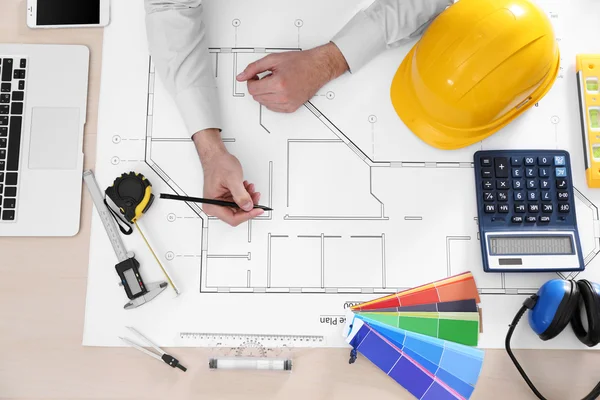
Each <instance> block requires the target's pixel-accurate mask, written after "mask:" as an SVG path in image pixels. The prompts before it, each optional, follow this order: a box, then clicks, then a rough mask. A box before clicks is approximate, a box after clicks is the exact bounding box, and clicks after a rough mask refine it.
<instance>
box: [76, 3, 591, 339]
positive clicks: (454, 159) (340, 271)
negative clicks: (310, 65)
mask: <svg viewBox="0 0 600 400" xmlns="http://www.w3.org/2000/svg"><path fill="white" fill-rule="evenodd" d="M266 3H268V4H265V1H264V0H263V2H261V3H260V7H262V8H263V9H265V10H267V9H268V10H270V11H269V12H264V13H256V12H254V10H255V9H256V8H257V7H259V4H258V2H257V1H245V2H241V1H238V0H219V1H216V0H212V1H210V0H209V1H206V2H205V3H204V4H205V5H204V7H205V15H206V18H208V19H207V20H210V21H211V22H214V23H211V24H207V27H208V37H209V44H210V49H209V55H210V57H211V60H212V62H213V66H214V72H215V79H216V81H217V85H218V88H219V98H218V101H219V103H220V106H221V109H222V110H223V114H224V122H223V124H224V126H223V130H222V137H223V141H224V143H225V145H226V147H227V148H228V150H229V151H230V152H231V153H232V154H234V155H235V156H236V157H238V158H239V160H240V162H241V164H242V166H243V168H244V174H245V179H248V180H249V181H251V182H253V183H254V184H255V185H256V187H257V189H258V190H259V191H260V192H261V193H262V197H261V204H264V205H266V206H269V207H272V208H273V211H271V212H267V213H265V214H263V215H262V216H260V217H259V218H256V219H255V220H252V221H250V222H248V223H246V224H243V225H241V226H239V227H236V228H232V227H230V226H228V225H226V224H225V223H223V222H221V221H220V220H218V219H215V218H213V217H210V216H208V215H206V214H205V213H204V212H203V211H202V207H200V205H198V204H192V203H183V202H174V201H168V200H162V199H161V200H157V201H155V203H154V204H153V206H152V208H151V209H150V210H149V212H148V213H147V215H145V216H144V217H143V219H142V220H141V222H140V223H141V224H142V225H144V226H143V228H144V231H145V232H148V236H149V239H150V241H151V242H152V245H153V246H154V248H155V250H156V253H157V254H158V256H159V258H161V260H162V261H163V262H164V264H165V265H166V266H167V267H168V268H169V269H170V271H171V273H172V275H173V276H174V280H175V281H176V282H177V283H178V286H179V287H180V290H181V291H182V295H180V296H179V297H176V298H170V297H168V296H169V294H166V295H161V296H164V297H165V299H164V300H163V299H161V300H159V299H158V298H157V299H156V301H155V304H152V305H151V306H149V307H147V308H146V309H140V310H136V311H135V312H133V313H131V312H130V313H128V312H124V311H119V312H116V311H112V310H113V309H114V308H117V307H119V306H118V303H119V302H120V301H121V300H122V299H121V297H122V293H121V292H120V290H121V289H119V288H118V287H116V284H115V283H114V282H115V274H114V271H113V270H112V268H113V267H112V265H114V261H113V260H112V259H111V257H110V256H111V252H110V251H109V250H110V247H109V246H110V244H109V243H108V242H107V241H106V238H104V237H103V234H104V233H103V231H102V227H101V225H100V224H99V223H98V221H97V220H94V221H93V228H92V242H91V255H90V269H89V278H88V282H89V283H88V294H87V296H88V303H87V306H86V328H85V334H84V343H86V344H90V345H118V344H119V343H118V340H116V339H115V338H116V337H117V336H118V335H117V334H116V332H118V331H119V329H121V327H122V326H125V325H126V324H130V323H131V319H133V320H134V322H136V323H137V324H138V325H139V327H140V329H142V330H143V331H144V332H149V334H152V337H153V338H155V339H156V340H157V341H158V343H159V344H160V345H164V346H168V345H185V344H182V343H181V342H179V341H178V340H177V334H176V332H179V331H183V332H194V331H196V332H197V331H201V332H210V331H212V332H246V333H272V334H276V333H279V334H306V335H322V336H323V337H325V338H326V340H325V341H324V343H326V344H325V345H327V346H342V345H344V344H343V339H341V336H340V335H339V332H340V331H339V329H340V327H339V326H338V324H335V323H333V322H332V321H339V319H340V318H342V316H343V315H344V308H346V307H347V306H348V305H349V304H353V303H355V302H359V301H365V300H370V299H372V298H374V297H377V296H380V295H383V294H387V293H393V292H396V291H399V290H402V289H405V288H410V287H414V286H418V285H421V284H423V283H427V282H430V281H434V280H437V279H441V278H444V277H447V276H451V275H455V274H459V273H461V272H464V271H472V272H473V274H474V276H475V278H476V281H477V285H478V288H479V289H480V292H481V298H482V309H483V319H484V323H483V326H484V328H485V330H484V333H483V334H482V340H481V346H483V347H500V346H502V343H503V334H504V333H505V328H506V324H508V322H510V321H508V320H509V319H510V318H512V315H513V314H514V311H515V310H516V309H518V306H519V305H520V303H521V302H522V301H523V298H524V296H525V295H527V294H531V293H535V292H536V291H537V289H538V288H539V287H540V285H541V284H543V283H544V282H546V281H547V280H548V279H552V278H554V277H564V278H574V277H576V276H580V277H587V278H589V279H594V278H595V277H596V279H597V280H600V272H599V268H600V265H599V264H598V263H600V261H599V259H600V258H598V257H596V256H597V254H598V253H599V252H600V217H599V213H598V205H600V195H597V194H596V193H595V192H593V191H590V190H589V189H588V188H587V185H586V183H585V178H584V174H583V161H582V157H581V154H580V153H581V134H580V132H579V130H578V129H579V127H578V120H577V116H576V114H575V115H574V114H573V112H574V110H575V109H573V107H572V104H576V101H577V100H576V93H574V92H573V91H571V89H572V88H573V87H574V74H570V72H572V71H567V70H566V69H562V70H561V72H560V74H559V77H558V79H557V80H556V83H555V84H554V86H553V88H552V90H551V91H550V92H549V93H548V94H547V95H546V96H545V97H544V98H543V99H542V100H541V101H540V102H539V103H538V104H536V105H535V106H534V107H532V108H531V109H530V110H529V111H527V113H525V114H524V115H523V116H522V117H520V118H518V119H517V120H516V121H514V122H513V123H511V125H510V126H508V127H506V128H505V129H503V130H502V131H500V132H498V133H497V134H494V135H492V136H491V137H489V138H488V139H486V140H484V141H482V142H480V143H477V144H474V145H472V146H469V147H467V148H464V149H460V150H455V151H442V150H437V149H434V148H432V147H429V146H428V145H426V144H425V143H424V142H422V141H421V140H420V139H418V138H417V137H416V136H415V135H414V134H413V133H412V132H410V131H409V130H408V129H407V128H406V127H405V126H404V125H403V124H402V122H401V121H400V119H399V118H398V116H397V114H396V113H395V111H394V109H393V107H392V105H391V102H390V101H389V90H390V89H389V88H390V83H391V79H392V77H393V75H394V73H395V71H396V69H397V68H398V65H399V64H400V62H401V60H402V59H403V57H404V54H406V52H407V51H408V50H409V49H410V47H411V46H412V43H410V44H407V45H405V46H402V47H400V48H397V49H393V50H390V51H388V52H385V53H384V54H382V55H381V56H379V57H377V58H376V59H374V60H373V61H372V62H371V63H369V64H368V65H367V66H366V67H365V68H364V69H362V70H360V71H358V72H357V73H354V74H345V75H343V76H342V77H340V78H339V79H337V80H335V81H333V82H331V83H329V84H328V85H326V86H325V87H323V88H322V89H321V90H320V91H319V92H318V93H317V94H316V95H315V96H314V97H313V98H312V99H310V100H309V101H308V102H307V103H306V104H305V105H304V106H303V107H301V108H300V109H299V110H298V111H296V112H295V113H292V114H279V113H274V112H271V111H269V110H267V109H266V108H264V107H262V106H260V105H259V104H258V103H256V102H255V101H254V100H253V99H252V96H249V95H248V93H247V88H246V84H244V83H239V82H237V81H236V79H235V77H236V75H237V74H238V73H239V72H241V71H242V70H243V69H244V68H245V67H246V66H247V65H248V64H249V63H251V62H253V61H255V60H258V59H260V58H262V57H264V56H266V55H268V54H271V53H277V52H286V51H300V50H302V49H307V48H311V47H314V46H316V45H319V44H322V43H324V42H326V41H327V40H329V39H330V38H331V37H332V36H333V35H334V34H335V33H336V32H337V31H338V30H339V29H340V28H341V27H342V26H343V25H344V24H345V22H346V21H347V20H348V19H349V18H350V17H351V16H352V15H353V14H354V12H356V10H358V9H360V7H362V6H364V4H363V3H362V2H360V1H358V0H356V1H352V2H348V1H345V0H332V1H329V2H326V4H321V3H320V2H317V0H308V1H303V2H290V3H289V4H288V3H287V2H286V4H285V5H282V4H280V3H279V2H277V1H275V0H268V1H266ZM349 3H352V4H351V5H349ZM538 3H539V4H540V6H541V7H542V8H544V9H545V10H546V11H547V12H548V15H549V17H550V19H551V21H552V22H553V24H554V26H555V31H556V36H557V40H558V41H559V43H561V46H562V47H561V56H562V60H563V62H564V64H565V67H564V68H567V66H568V65H569V63H568V62H566V61H564V60H570V59H571V58H573V57H572V51H571V50H570V47H569V45H568V37H565V36H563V33H564V32H567V30H566V29H565V28H564V27H563V24H564V21H563V19H564V17H563V13H562V10H561V8H560V7H561V6H560V3H559V2H556V1H553V0H539V1H538ZM339 10H344V12H342V13H340V12H339ZM114 14H115V18H114V20H113V22H112V23H111V26H110V27H109V28H108V29H107V30H106V33H105V49H104V65H103V74H105V75H107V76H110V77H112V79H111V82H112V83H111V84H110V85H109V84H106V85H103V87H102V95H101V106H100V125H99V135H98V156H97V159H98V161H97V167H96V171H95V172H96V176H97V178H98V180H99V182H100V184H101V185H108V184H110V182H112V180H113V179H114V178H115V177H116V176H118V175H120V174H121V173H123V172H125V171H130V170H135V171H138V172H142V173H143V174H144V175H146V176H147V177H148V179H149V180H150V181H151V182H152V185H153V190H154V193H155V196H157V193H161V192H165V193H174V194H180V195H188V196H201V195H202V182H203V176H202V169H201V165H200V162H199V159H198V156H197V154H196V150H195V148H194V145H193V143H192V141H191V139H190V136H189V133H188V132H186V129H185V127H184V125H183V122H182V120H181V118H180V117H179V114H178V110H177V109H176V107H175V103H174V102H173V100H172V99H171V97H170V96H169V94H168V93H167V91H166V89H165V87H164V85H163V84H162V82H161V78H160V76H159V74H158V73H157V71H156V70H155V68H154V64H153V62H152V58H151V57H150V56H149V54H148V50H147V43H146V39H145V32H144V25H143V9H142V7H141V6H140V5H136V4H132V3H130V2H120V3H119V4H117V5H115V10H114ZM131 15H138V17H139V18H138V19H135V18H134V21H133V22H132V21H131V20H130V18H127V16H131ZM131 26H133V28H131ZM126 31H127V32H128V33H127V35H125V32H126ZM272 32H277V35H273V34H272ZM123 60H126V61H127V65H128V68H127V69H126V70H123V68H122V63H123ZM568 72H569V73H568ZM575 111H576V110H575ZM524 133H526V134H524ZM497 148H514V149H519V148H520V149H525V148H532V149H543V148H551V149H556V148H561V149H566V150H568V151H569V152H570V154H571V158H572V163H573V165H572V168H573V170H574V180H575V182H574V186H575V188H576V189H575V197H576V212H577V217H578V226H579V233H580V237H581V242H582V249H583V252H584V258H585V263H586V270H585V271H584V272H582V273H581V274H575V273H570V274H555V273H536V274H497V273H495V274H494V273H484V272H483V269H482V266H481V249H480V242H479V240H480V238H479V236H478V232H479V231H478V222H477V211H476V201H475V200H476V197H475V187H474V168H473V153H474V152H475V151H477V150H481V149H497ZM93 218H94V219H95V216H94V217H93ZM125 241H126V244H127V246H128V248H129V247H130V248H132V249H135V251H136V257H139V261H140V263H141V264H142V266H143V268H142V269H141V271H142V274H145V275H144V277H145V279H148V280H149V281H151V280H152V279H160V271H157V269H156V266H155V265H154V264H153V263H154V261H153V259H152V258H151V256H149V255H148V254H146V253H145V252H144V247H143V246H144V244H143V242H142V241H141V239H140V238H139V237H137V236H136V235H135V234H134V235H131V236H130V237H127V238H125ZM111 264H112V265H111ZM214 304H218V305H219V307H214V306H213V305H214ZM121 307H122V305H121ZM240 309H244V310H246V309H247V310H252V312H240ZM109 310H111V311H109ZM289 310H295V311H296V312H295V313H294V314H293V315H292V314H291V313H289ZM223 315H235V318H224V317H223ZM156 318H163V319H165V320H168V321H170V323H169V324H162V325H161V326H160V327H158V326H154V324H152V321H154V320H156ZM324 321H325V322H324ZM138 325H136V326H138ZM241 327H243V328H241ZM519 334H520V335H521V336H522V337H520V338H518V339H517V342H518V344H516V345H515V347H517V345H518V346H519V347H530V348H531V347H536V346H539V343H537V342H536V340H535V339H536V338H535V335H533V334H529V333H527V332H526V331H525V330H522V331H520V332H519ZM551 346H554V347H555V348H573V347H575V346H577V344H576V341H571V340H569V339H568V338H564V339H562V338H561V339H560V340H558V341H556V342H554V343H553V344H551Z"/></svg>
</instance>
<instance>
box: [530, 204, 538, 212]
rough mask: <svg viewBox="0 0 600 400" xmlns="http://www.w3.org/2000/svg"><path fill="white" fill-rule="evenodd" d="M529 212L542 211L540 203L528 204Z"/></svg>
mask: <svg viewBox="0 0 600 400" xmlns="http://www.w3.org/2000/svg"><path fill="white" fill-rule="evenodd" d="M527 208H528V209H529V212H530V213H537V212H540V205H539V204H528V207H527Z"/></svg>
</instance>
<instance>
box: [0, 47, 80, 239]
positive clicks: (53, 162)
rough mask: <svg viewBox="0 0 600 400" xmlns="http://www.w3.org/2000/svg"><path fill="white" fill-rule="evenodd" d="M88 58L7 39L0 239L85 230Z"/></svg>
mask: <svg viewBox="0 0 600 400" xmlns="http://www.w3.org/2000/svg"><path fill="white" fill-rule="evenodd" d="M89 57H90V55H89V50H88V48H87V47H85V46H72V45H29V44H2V43H0V236H73V235H75V234H77V232H79V220H80V210H81V190H82V173H83V128H84V125H85V121H86V105H87V91H88V74H89Z"/></svg>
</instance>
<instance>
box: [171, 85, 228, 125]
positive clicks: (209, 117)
mask: <svg viewBox="0 0 600 400" xmlns="http://www.w3.org/2000/svg"><path fill="white" fill-rule="evenodd" d="M218 98H219V97H218V93H217V88H214V87H192V88H189V89H186V90H184V91H182V92H179V93H178V94H177V95H176V96H175V102H176V103H177V108H178V109H179V113H180V114H181V117H182V118H183V122H184V123H185V126H186V128H187V130H188V133H189V134H190V136H192V135H193V134H194V133H196V132H198V131H201V130H204V129H210V128H212V129H222V124H221V113H220V111H219V102H218Z"/></svg>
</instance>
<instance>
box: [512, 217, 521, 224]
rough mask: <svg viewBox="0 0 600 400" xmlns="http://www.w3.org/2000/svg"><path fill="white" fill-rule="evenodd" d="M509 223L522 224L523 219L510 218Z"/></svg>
mask: <svg viewBox="0 0 600 400" xmlns="http://www.w3.org/2000/svg"><path fill="white" fill-rule="evenodd" d="M511 221H512V223H513V224H520V223H521V222H523V217H521V216H520V215H519V216H514V217H512V218H511Z"/></svg>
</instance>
